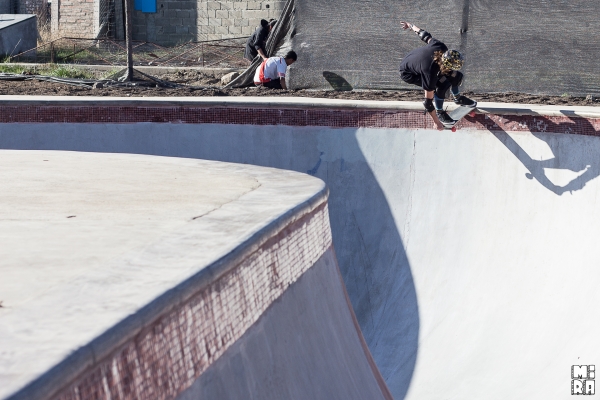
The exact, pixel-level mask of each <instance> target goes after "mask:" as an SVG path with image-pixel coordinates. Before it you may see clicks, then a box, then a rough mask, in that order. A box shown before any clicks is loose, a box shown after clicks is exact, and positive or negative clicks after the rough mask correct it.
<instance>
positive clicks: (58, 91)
mask: <svg viewBox="0 0 600 400" xmlns="http://www.w3.org/2000/svg"><path fill="white" fill-rule="evenodd" d="M156 77H157V78H159V79H162V80H165V81H169V82H174V83H178V84H181V85H188V86H196V87H198V86H204V87H206V86H211V88H208V89H197V88H191V87H185V86H184V87H179V88H175V89H165V88H158V87H152V88H145V87H133V88H122V87H108V88H101V89H91V88H86V87H79V86H72V85H67V84H60V83H54V82H44V81H38V80H27V81H0V95H49V96H111V97H175V96H181V97H193V96H198V97H206V96H294V97H312V98H315V97H317V98H330V99H348V100H383V101H393V100H412V101H421V100H422V99H423V92H422V91H421V90H398V91H350V92H343V91H334V90H318V91H315V90H290V91H281V90H271V89H264V88H254V87H252V88H243V89H223V88H221V87H220V78H219V77H215V76H210V75H206V74H204V73H202V72H199V71H196V70H183V71H177V72H175V73H170V74H162V75H157V76H156ZM464 94H465V95H467V96H468V97H470V98H473V99H475V100H477V101H493V102H501V103H521V104H545V105H570V106H578V105H584V106H596V105H598V106H600V98H585V97H571V96H540V95H530V94H522V93H472V92H465V93H464Z"/></svg>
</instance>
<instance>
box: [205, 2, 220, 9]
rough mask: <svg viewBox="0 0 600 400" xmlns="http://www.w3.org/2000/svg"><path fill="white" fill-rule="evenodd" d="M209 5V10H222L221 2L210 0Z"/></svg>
mask: <svg viewBox="0 0 600 400" xmlns="http://www.w3.org/2000/svg"><path fill="white" fill-rule="evenodd" d="M207 7H208V9H209V10H220V9H221V3H219V2H216V1H209V2H208V3H207Z"/></svg>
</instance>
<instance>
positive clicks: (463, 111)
mask: <svg viewBox="0 0 600 400" xmlns="http://www.w3.org/2000/svg"><path fill="white" fill-rule="evenodd" d="M476 109H477V103H475V106H474V107H467V106H460V107H458V108H457V109H456V110H454V111H452V112H450V113H449V114H448V115H449V116H450V118H452V119H453V120H454V123H452V124H444V123H443V122H442V124H444V127H445V128H446V129H450V130H451V131H452V132H456V124H457V123H458V121H460V120H461V119H463V118H464V117H465V116H467V115H468V116H471V117H474V116H475V110H476Z"/></svg>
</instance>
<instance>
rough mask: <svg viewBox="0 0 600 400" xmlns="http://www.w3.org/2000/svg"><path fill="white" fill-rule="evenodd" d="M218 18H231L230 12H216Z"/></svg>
mask: <svg viewBox="0 0 600 400" xmlns="http://www.w3.org/2000/svg"><path fill="white" fill-rule="evenodd" d="M215 14H216V18H229V11H228V10H215Z"/></svg>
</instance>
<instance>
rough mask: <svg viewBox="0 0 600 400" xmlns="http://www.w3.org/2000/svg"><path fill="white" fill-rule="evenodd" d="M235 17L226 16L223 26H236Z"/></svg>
mask: <svg viewBox="0 0 600 400" xmlns="http://www.w3.org/2000/svg"><path fill="white" fill-rule="evenodd" d="M234 21H235V20H234V19H229V18H224V19H222V20H221V26H234Z"/></svg>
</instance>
